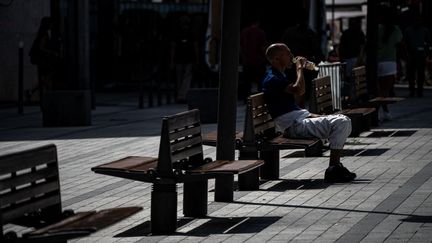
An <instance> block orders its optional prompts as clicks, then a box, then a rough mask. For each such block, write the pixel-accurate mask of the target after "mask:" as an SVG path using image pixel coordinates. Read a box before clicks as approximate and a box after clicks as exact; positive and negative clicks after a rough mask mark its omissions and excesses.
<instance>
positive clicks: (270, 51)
mask: <svg viewBox="0 0 432 243" xmlns="http://www.w3.org/2000/svg"><path fill="white" fill-rule="evenodd" d="M266 57H267V59H268V61H269V62H270V64H271V68H270V69H269V70H268V71H267V74H266V76H265V78H264V80H263V83H262V85H263V86H262V87H263V92H264V99H265V101H266V103H267V105H268V109H269V112H270V115H271V116H272V117H273V119H274V121H275V124H276V127H277V128H278V129H279V130H281V131H283V132H284V133H285V134H286V135H287V136H289V137H311V136H312V137H317V138H321V139H328V140H329V144H330V162H329V167H328V168H327V170H326V171H325V175H324V179H325V180H326V181H327V182H349V181H352V180H354V179H355V177H356V174H355V173H352V172H350V171H349V170H348V169H347V168H345V167H344V166H343V165H342V163H340V156H341V151H342V148H343V146H344V143H345V141H346V138H347V137H348V135H349V134H350V132H351V120H350V119H349V118H348V117H346V116H344V115H326V116H320V115H316V114H311V113H309V111H307V110H304V109H301V108H300V107H299V106H298V105H297V104H296V102H295V98H294V95H302V94H304V92H305V82H304V77H303V68H304V67H305V64H306V61H307V60H306V59H305V58H304V57H297V58H296V59H295V60H294V56H293V55H292V53H291V51H290V49H289V48H288V47H287V46H286V45H285V44H282V43H276V44H272V45H270V46H269V47H268V48H267V50H266ZM294 61H295V64H294ZM293 64H294V65H295V73H292V76H293V77H290V75H289V73H287V72H286V71H290V70H289V69H291V67H292V66H293Z"/></svg>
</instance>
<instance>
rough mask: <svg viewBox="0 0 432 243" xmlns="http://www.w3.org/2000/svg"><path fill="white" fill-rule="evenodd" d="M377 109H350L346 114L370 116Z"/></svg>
mask: <svg viewBox="0 0 432 243" xmlns="http://www.w3.org/2000/svg"><path fill="white" fill-rule="evenodd" d="M375 110H376V109H375V108H373V107H364V108H354V109H349V110H348V111H347V112H345V113H344V114H362V115H369V114H371V113H373V112H374V111H375Z"/></svg>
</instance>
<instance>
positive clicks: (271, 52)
mask: <svg viewBox="0 0 432 243" xmlns="http://www.w3.org/2000/svg"><path fill="white" fill-rule="evenodd" d="M286 49H288V47H287V46H286V45H285V44H283V43H275V44H271V45H270V46H269V47H268V48H267V50H266V53H265V56H266V58H267V60H268V61H269V62H271V61H272V60H273V58H274V57H275V56H277V55H278V54H279V53H281V52H282V51H284V50H286Z"/></svg>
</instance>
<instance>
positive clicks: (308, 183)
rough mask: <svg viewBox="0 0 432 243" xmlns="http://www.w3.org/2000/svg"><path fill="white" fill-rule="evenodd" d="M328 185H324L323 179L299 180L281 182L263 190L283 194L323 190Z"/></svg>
mask: <svg viewBox="0 0 432 243" xmlns="http://www.w3.org/2000/svg"><path fill="white" fill-rule="evenodd" d="M329 185H331V184H329V183H326V182H325V181H324V180H323V179H300V180H291V179H288V180H282V181H280V182H278V183H277V184H276V185H274V186H272V187H270V188H269V189H265V191H277V192H283V191H287V190H299V189H301V190H309V189H325V188H327V187H328V186H329Z"/></svg>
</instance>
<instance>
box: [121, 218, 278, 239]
mask: <svg viewBox="0 0 432 243" xmlns="http://www.w3.org/2000/svg"><path fill="white" fill-rule="evenodd" d="M281 218H282V217H232V218H219V217H210V218H209V219H210V220H209V221H207V222H205V223H204V224H202V225H200V226H198V227H196V228H194V229H192V230H190V231H188V232H186V233H179V232H177V233H176V235H188V236H208V235H212V234H250V233H258V232H261V231H263V230H264V229H265V228H267V227H269V226H270V225H272V224H274V223H275V222H277V221H278V220H279V219H281ZM192 221H193V219H192V218H182V219H180V220H179V221H178V223H177V225H178V228H179V229H181V227H183V226H185V225H186V224H188V223H190V222H192ZM142 236H151V233H150V221H146V222H144V223H142V224H140V225H138V226H135V227H133V228H131V229H129V230H127V231H124V232H122V233H120V234H117V235H115V236H114V237H142Z"/></svg>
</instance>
